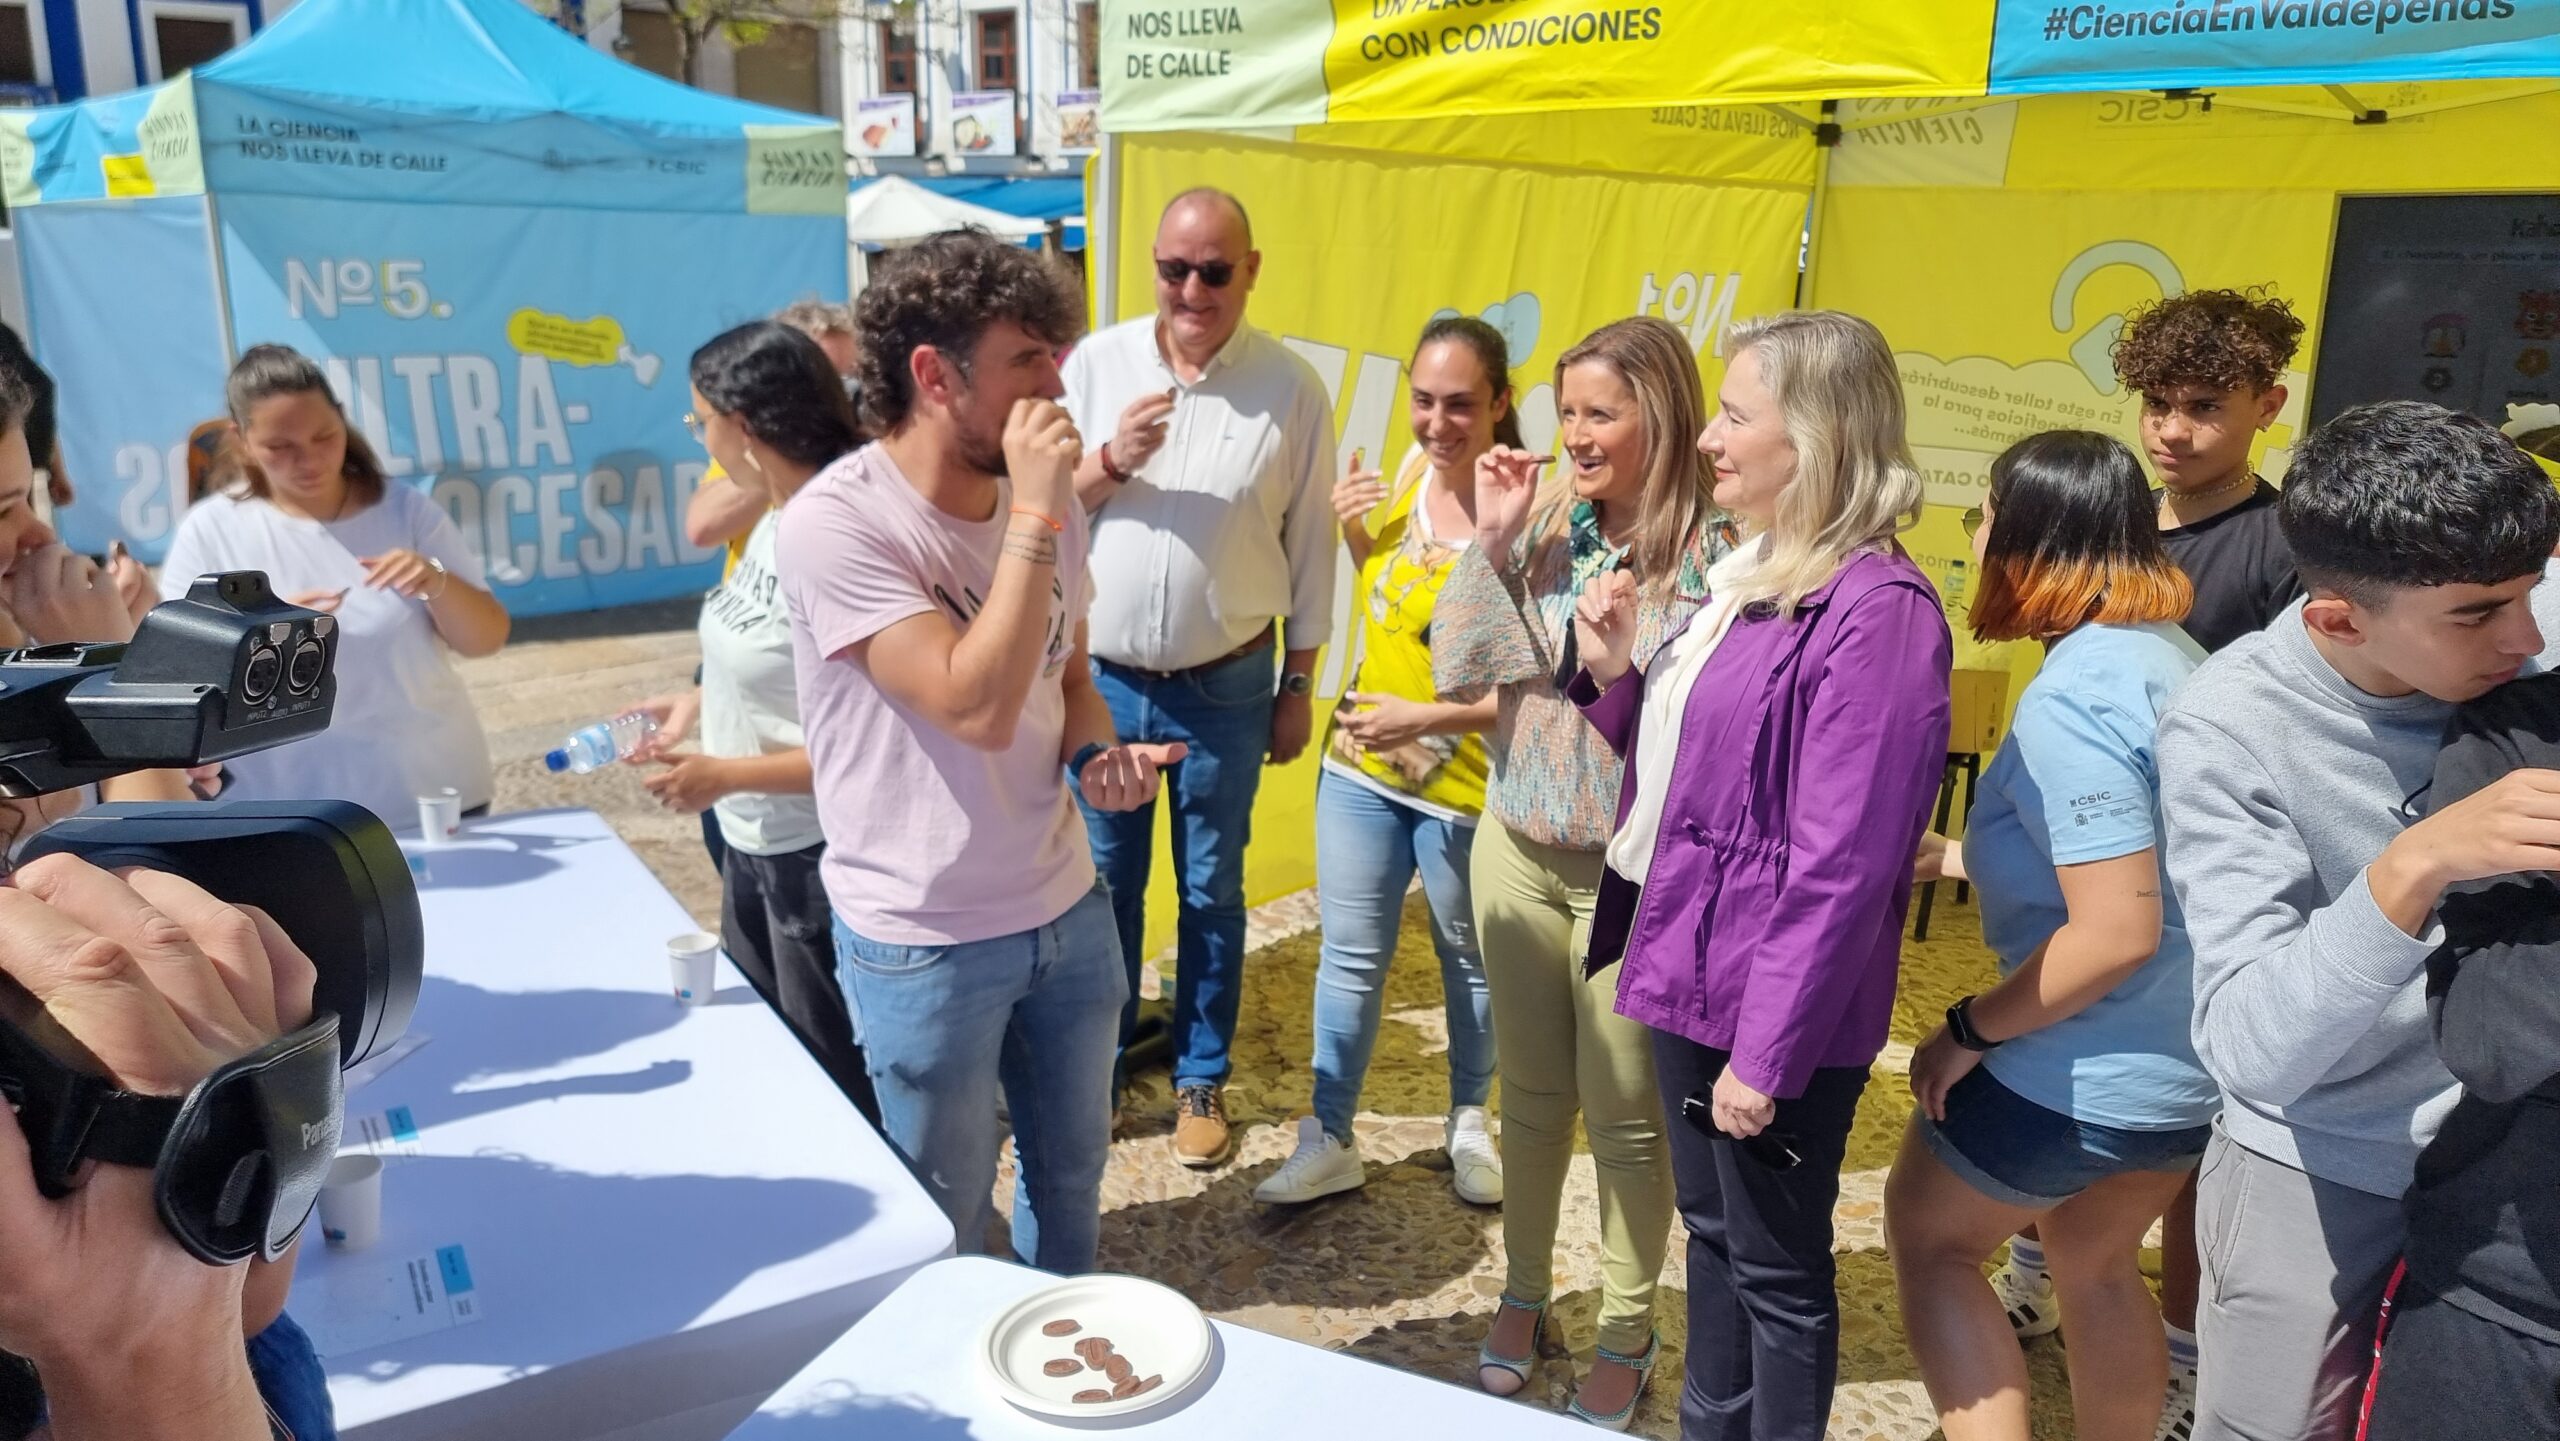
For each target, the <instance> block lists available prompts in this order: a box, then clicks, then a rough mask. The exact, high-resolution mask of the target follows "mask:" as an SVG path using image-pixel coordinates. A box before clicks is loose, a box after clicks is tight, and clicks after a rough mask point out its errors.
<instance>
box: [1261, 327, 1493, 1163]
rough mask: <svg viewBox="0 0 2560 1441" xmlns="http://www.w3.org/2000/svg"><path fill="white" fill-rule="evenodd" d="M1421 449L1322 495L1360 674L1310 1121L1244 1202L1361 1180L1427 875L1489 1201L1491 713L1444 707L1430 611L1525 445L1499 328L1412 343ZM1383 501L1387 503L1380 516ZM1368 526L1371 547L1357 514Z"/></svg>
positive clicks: (1457, 1159) (1320, 995) (1330, 754)
mask: <svg viewBox="0 0 2560 1441" xmlns="http://www.w3.org/2000/svg"><path fill="white" fill-rule="evenodd" d="M1412 375H1413V397H1412V419H1413V435H1414V440H1415V442H1416V444H1415V445H1414V448H1413V450H1412V451H1411V452H1410V453H1409V454H1407V456H1406V457H1405V460H1404V463H1403V464H1402V465H1400V466H1399V467H1397V470H1396V476H1395V482H1394V484H1393V485H1392V486H1390V485H1388V484H1386V483H1385V477H1384V476H1383V475H1382V474H1381V473H1380V472H1376V471H1363V470H1361V469H1360V458H1359V456H1358V455H1357V454H1354V455H1353V456H1352V461H1351V473H1350V474H1349V475H1347V476H1345V477H1344V478H1343V481H1342V483H1341V484H1340V485H1338V486H1336V487H1335V488H1334V492H1333V497H1334V509H1335V511H1336V512H1337V513H1338V514H1340V515H1341V517H1342V534H1343V541H1344V543H1345V544H1346V545H1348V546H1349V548H1350V551H1351V558H1352V560H1353V561H1354V562H1356V563H1357V564H1358V565H1359V568H1360V571H1359V589H1358V592H1357V595H1358V598H1359V599H1358V604H1359V607H1360V609H1359V613H1358V618H1359V624H1358V628H1357V631H1356V636H1357V640H1356V644H1357V645H1358V646H1359V648H1360V649H1359V652H1358V660H1357V668H1356V669H1355V670H1354V672H1353V675H1352V682H1351V685H1350V687H1349V688H1348V690H1347V691H1346V692H1345V694H1344V696H1343V704H1342V706H1341V708H1339V709H1337V710H1336V711H1335V712H1334V716H1333V723H1332V725H1331V726H1330V728H1329V729H1328V731H1327V734H1326V736H1325V749H1324V773H1323V775H1322V777H1321V778H1320V779H1319V780H1318V781H1317V787H1316V898H1317V901H1318V903H1319V905H1320V908H1321V911H1322V916H1323V924H1324V952H1323V961H1322V963H1321V966H1320V967H1319V969H1318V971H1317V973H1316V1007H1315V1011H1316V1015H1315V1027H1316V1043H1315V1073H1316V1087H1315V1114H1314V1115H1312V1116H1309V1117H1307V1118H1306V1119H1304V1120H1301V1121H1300V1122H1299V1123H1298V1146H1297V1150H1296V1151H1295V1153H1293V1154H1292V1155H1291V1156H1290V1157H1289V1159H1288V1161H1287V1163H1285V1164H1284V1165H1282V1166H1281V1168H1280V1169H1279V1171H1277V1172H1276V1173H1274V1174H1273V1175H1272V1177H1271V1179H1269V1180H1267V1181H1265V1182H1263V1183H1262V1185H1261V1186H1259V1187H1258V1188H1256V1189H1255V1191H1254V1193H1253V1195H1254V1199H1255V1200H1257V1201H1263V1202H1267V1203H1279V1204H1286V1203H1294V1202H1301V1201H1312V1200H1314V1199H1316V1198H1317V1197H1319V1196H1330V1195H1333V1194H1335V1193H1337V1192H1341V1191H1348V1190H1350V1189H1352V1188H1354V1187H1356V1186H1359V1185H1360V1184H1362V1183H1363V1182H1365V1181H1366V1180H1367V1179H1368V1176H1367V1173H1366V1171H1365V1170H1364V1169H1363V1167H1362V1165H1361V1162H1360V1153H1359V1150H1358V1148H1357V1147H1356V1146H1355V1144H1354V1143H1353V1140H1352V1135H1351V1117H1352V1113H1353V1112H1354V1111H1356V1110H1357V1109H1358V1108H1359V1104H1360V1083H1361V1081H1362V1079H1363V1078H1364V1077H1365V1076H1366V1074H1367V1073H1368V1069H1369V1052H1370V1048H1371V1047H1372V1045H1374V1044H1375V1042H1376V1041H1377V1037H1378V1009H1379V1001H1380V999H1381V994H1382V988H1383V984H1384V981H1385V979H1386V972H1387V963H1388V961H1389V960H1390V959H1391V958H1392V957H1393V956H1394V955H1395V951H1396V934H1397V929H1398V927H1399V925H1400V923H1401V922H1402V921H1403V919H1404V895H1405V888H1406V887H1407V886H1408V885H1410V884H1411V883H1412V881H1413V877H1414V872H1415V871H1416V870H1419V871H1420V872H1421V873H1422V893H1423V896H1424V899H1425V900H1426V901H1428V902H1429V904H1430V908H1431V940H1432V945H1433V947H1434V949H1436V950H1437V951H1438V952H1439V953H1440V978H1441V985H1442V988H1443V989H1444V991H1445V992H1446V1002H1447V1007H1448V1017H1449V1102H1450V1111H1449V1124H1448V1131H1447V1140H1448V1147H1449V1160H1450V1162H1451V1168H1452V1175H1453V1179H1454V1181H1455V1183H1456V1185H1457V1190H1458V1195H1459V1196H1460V1197H1461V1198H1462V1199H1465V1200H1467V1201H1471V1202H1474V1203H1475V1204H1477V1205H1480V1206H1493V1205H1499V1204H1501V1202H1502V1161H1501V1158H1500V1155H1499V1153H1498V1152H1497V1151H1496V1150H1495V1148H1494V1142H1493V1137H1492V1134H1491V1133H1490V1131H1489V1130H1488V1129H1487V1127H1486V1124H1485V1112H1484V1103H1485V1098H1486V1096H1487V1095H1488V1093H1490V1092H1491V1090H1492V1089H1493V1070H1494V1045H1493V1006H1492V1001H1491V1000H1490V998H1489V996H1488V993H1487V991H1486V989H1485V976H1484V960H1483V957H1482V956H1481V955H1480V954H1479V953H1478V951H1477V949H1476V937H1475V907H1474V903H1473V902H1472V900H1471V899H1470V898H1469V896H1468V892H1467V867H1468V858H1469V854H1470V851H1471V849H1472V847H1473V845H1474V841H1475V825H1476V816H1477V813H1478V812H1480V811H1482V810H1483V809H1484V787H1485V777H1486V774H1487V770H1488V761H1487V759H1486V756H1485V749H1484V741H1483V739H1482V738H1481V737H1480V736H1479V735H1478V734H1477V733H1478V732H1480V731H1482V730H1484V729H1485V728H1486V727H1488V726H1490V725H1492V724H1493V720H1494V706H1495V703H1494V701H1493V700H1492V699H1490V698H1488V699H1486V700H1484V701H1481V702H1479V703H1477V704H1474V705H1450V704H1446V703H1444V702H1442V701H1441V700H1440V699H1439V696H1438V692H1437V691H1436V690H1435V689H1434V688H1433V686H1432V681H1431V616H1432V610H1433V608H1434V607H1435V606H1436V605H1437V604H1438V602H1439V596H1440V588H1441V587H1442V586H1443V585H1445V584H1446V583H1447V582H1448V579H1449V573H1450V571H1451V570H1452V568H1454V567H1455V566H1456V564H1457V560H1458V556H1459V554H1460V553H1461V552H1462V551H1464V550H1465V549H1466V547H1467V546H1468V545H1469V544H1470V543H1472V541H1473V539H1474V537H1475V531H1476V517H1475V506H1476V502H1475V465H1476V457H1478V456H1480V455H1482V454H1484V453H1485V452H1486V451H1487V450H1490V449H1492V448H1493V446H1494V445H1496V444H1497V443H1499V444H1502V445H1509V446H1518V445H1519V444H1520V422H1519V419H1518V417H1516V416H1515V415H1513V414H1512V409H1511V406H1512V396H1511V373H1510V360H1509V356H1508V355H1507V354H1506V352H1505V349H1504V346H1503V342H1502V333H1501V332H1500V331H1498V330H1495V329H1494V328H1493V327H1492V326H1490V325H1487V324H1486V323H1484V322H1483V321H1481V320H1476V319H1473V318H1471V317H1466V316H1444V317H1442V318H1440V319H1437V320H1434V321H1432V322H1431V324H1430V325H1429V326H1427V327H1425V328H1424V330H1423V332H1422V340H1421V343H1420V344H1419V345H1418V346H1416V348H1415V350H1414V356H1413V365H1412ZM1381 502H1383V508H1380V507H1381ZM1373 511H1374V512H1375V523H1376V535H1375V538H1374V539H1372V537H1371V534H1370V531H1369V528H1368V525H1367V523H1366V522H1367V518H1368V517H1369V516H1370V515H1371V513H1372V512H1373Z"/></svg>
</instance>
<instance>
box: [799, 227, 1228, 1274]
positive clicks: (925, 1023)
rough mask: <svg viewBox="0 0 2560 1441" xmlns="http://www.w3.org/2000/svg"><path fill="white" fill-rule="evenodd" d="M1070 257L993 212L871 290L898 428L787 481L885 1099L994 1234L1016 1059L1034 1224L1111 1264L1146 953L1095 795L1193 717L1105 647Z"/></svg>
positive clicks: (1028, 1242) (1075, 1260)
mask: <svg viewBox="0 0 2560 1441" xmlns="http://www.w3.org/2000/svg"><path fill="white" fill-rule="evenodd" d="M1078 312H1079V306H1078V303H1077V299H1076V293H1075V291H1074V289H1073V287H1072V284H1071V282H1069V281H1067V280H1065V279H1063V278H1062V277H1061V276H1060V275H1059V274H1058V272H1057V271H1055V270H1054V269H1052V268H1051V267H1049V266H1048V265H1047V264H1046V263H1044V262H1042V261H1041V260H1040V259H1038V258H1037V257H1036V256H1034V255H1033V254H1031V253H1030V252H1028V251H1025V250H1022V249H1020V248H1018V247H1015V246H1009V245H1006V244H1004V243H1003V242H1001V241H998V240H996V239H994V238H992V237H990V236H987V235H983V234H979V233H975V232H956V233H953V234H949V235H943V236H937V237H935V238H934V239H932V240H929V241H927V242H925V243H924V244H922V245H919V246H917V247H915V248H913V249H912V250H908V251H905V252H903V253H901V254H900V255H899V256H898V257H897V258H896V259H895V260H893V261H892V262H890V264H889V265H888V266H887V267H886V268H885V270H884V273H882V274H881V275H880V276H879V278H878V279H876V280H874V281H873V282H872V284H871V287H870V288H869V289H868V290H866V291H865V292H864V293H863V297H862V312H861V330H862V361H861V365H862V390H863V396H862V399H863V408H864V418H865V419H866V421H868V422H869V423H870V424H871V426H872V428H873V430H874V431H875V432H876V433H877V434H879V435H880V436H881V437H882V439H881V440H880V441H878V442H877V443H875V444H872V445H869V446H866V447H864V448H863V449H861V450H859V451H856V452H855V453H854V454H852V455H849V456H847V457H845V458H844V459H842V460H840V461H838V462H836V463H835V464H834V465H832V466H829V467H828V468H827V469H826V470H825V471H823V472H822V473H820V474H819V476H818V477H817V478H816V479H814V480H812V481H810V482H809V484H808V485H807V486H806V487H804V488H803V489H802V490H801V491H800V493H799V494H798V495H796V496H794V497H792V499H791V502H790V505H789V506H788V507H787V508H786V509H785V510H784V512H783V518H782V528H781V540H780V560H781V571H782V591H783V599H784V604H785V606H786V607H787V609H788V611H789V615H790V621H791V649H792V660H793V668H794V671H795V673H796V675H797V678H798V681H799V692H800V711H801V721H802V725H803V728H804V729H805V730H806V732H807V735H808V741H809V760H810V765H811V768H812V770H813V772H814V774H815V780H816V789H817V797H818V811H819V819H820V823H821V825H822V827H823V828H824V830H825V832H826V839H827V853H826V858H825V860H824V862H823V864H822V866H821V875H822V876H823V877H824V879H825V881H826V887H827V897H828V900H829V902H830V903H831V904H832V906H833V907H834V910H835V917H836V960H837V967H838V975H839V977H840V979H841V980H842V982H843V984H844V988H845V997H846V1000H847V1002H848V1004H849V1006H850V1008H851V1010H852V1012H853V1015H854V1026H855V1029H856V1031H857V1032H858V1033H859V1035H860V1038H861V1040H862V1043H863V1047H864V1054H865V1056H866V1058H867V1061H868V1064H869V1067H870V1072H871V1078H872V1083H873V1085H874V1086H875V1088H876V1089H877V1090H878V1092H879V1097H880V1112H881V1127H882V1129H883V1130H884V1131H886V1132H887V1133H888V1138H889V1142H890V1144H891V1145H893V1146H895V1147H896V1148H897V1149H898V1153H899V1154H900V1155H901V1156H902V1157H904V1158H905V1160H906V1162H907V1165H908V1167H909V1169H911V1170H913V1171H914V1172H915V1174H916V1177H917V1179H918V1180H919V1181H921V1182H922V1183H923V1184H924V1186H925V1189H926V1190H927V1191H929V1192H931V1193H932V1195H933V1197H934V1199H935V1201H936V1202H937V1203H939V1204H940V1205H941V1207H942V1209H943V1211H944V1213H945V1214H947V1215H949V1216H950V1217H951V1222H952V1226H953V1228H954V1230H956V1231H957V1233H958V1236H959V1244H960V1247H961V1249H963V1250H976V1249H979V1248H980V1247H981V1246H982V1245H984V1244H985V1239H986V1232H987V1221H988V1215H987V1213H988V1211H989V1209H990V1207H989V1202H988V1196H989V1193H990V1192H991V1191H992V1190H993V1188H994V1184H995V1169H996V1150H997V1146H998V1144H999V1143H1000V1140H1001V1137H1000V1136H999V1134H998V1131H997V1125H996V1113H997V1086H998V1084H999V1082H1001V1084H1002V1086H1003V1089H1004V1098H1005V1100H1006V1102H1007V1103H1008V1107H1009V1109H1010V1111H1011V1113H1012V1116H1013V1123H1014V1139H1015V1143H1016V1146H1017V1148H1018V1149H1019V1151H1020V1153H1021V1157H1022V1179H1021V1181H1020V1183H1019V1184H1018V1185H1017V1186H1016V1188H1015V1201H1014V1216H1013V1248H1014V1251H1015V1254H1016V1255H1018V1256H1019V1257H1021V1258H1022V1259H1023V1260H1025V1261H1027V1262H1030V1263H1031V1264H1033V1265H1036V1266H1039V1267H1041V1268H1043V1269H1045V1270H1049V1271H1055V1272H1059V1273H1074V1272H1078V1271H1087V1270H1091V1269H1092V1267H1093V1263H1094V1248H1095V1244H1096V1240H1097V1237H1098V1234H1099V1231H1100V1225H1101V1191H1102V1168H1103V1161H1104V1158H1105V1155H1106V1153H1107V1152H1108V1150H1109V1148H1110V1143H1111V1069H1112V1064H1113V1060H1114V1056H1115V1053H1116V1051H1117V1049H1118V1040H1119V1024H1120V1006H1121V1002H1122V1000H1123V999H1124V997H1125V996H1126V993H1127V987H1128V981H1127V976H1126V973H1125V971H1124V969H1123V967H1122V966H1121V963H1120V958H1119V939H1118V933H1117V930H1116V929H1115V927H1114V924H1113V920H1112V913H1111V904H1110V898H1109V895H1108V893H1107V892H1106V891H1104V889H1103V888H1102V886H1101V883H1100V882H1099V881H1098V880H1097V879H1096V877H1095V874H1094V868H1093V857H1092V854H1091V852H1090V851H1089V850H1088V849H1087V843H1086V839H1085V829H1084V824H1083V822H1082V820H1081V819H1080V817H1079V815H1078V813H1077V810H1076V806H1075V801H1074V798H1073V797H1072V796H1070V795H1069V793H1068V789H1067V787H1068V783H1069V777H1071V776H1072V777H1073V778H1074V780H1075V784H1076V785H1077V787H1078V789H1079V790H1080V791H1081V792H1082V794H1083V796H1084V799H1085V801H1086V802H1087V803H1088V804H1090V805H1093V806H1096V807H1099V808H1103V809H1126V808H1129V807H1133V806H1137V805H1141V804H1144V803H1145V802H1146V801H1148V800H1150V799H1152V798H1153V797H1154V795H1155V793H1156V789H1157V779H1156V773H1157V770H1158V768H1159V767H1161V766H1164V765H1169V764H1172V763H1174V762H1176V761H1179V760H1180V759H1182V748H1181V747H1180V746H1145V745H1140V746H1122V745H1120V744H1118V742H1117V740H1116V738H1115V737H1114V736H1113V734H1112V727H1111V713H1110V710H1109V708H1108V707H1107V706H1105V705H1104V704H1103V701H1102V698H1101V696H1100V695H1099V694H1097V693H1096V692H1095V690H1094V686H1093V674H1092V669H1091V667H1090V666H1089V665H1088V663H1087V662H1086V659H1085V626H1084V615H1085V608H1086V605H1087V603H1088V601H1089V599H1090V597H1091V592H1092V585H1091V581H1090V579H1089V577H1088V576H1087V574H1086V554H1087V546H1088V534H1087V531H1086V527H1085V521H1084V511H1083V508H1082V507H1081V506H1079V505H1078V504H1077V503H1076V497H1075V468H1076V463H1077V461H1078V460H1079V459H1080V458H1081V457H1082V455H1083V445H1082V443H1081V442H1080V441H1079V440H1078V439H1077V436H1076V431H1075V426H1074V425H1073V423H1071V422H1070V421H1069V420H1068V419H1067V415H1066V412H1065V411H1063V410H1061V409H1059V407H1058V406H1057V405H1056V404H1055V402H1056V400H1057V398H1058V397H1059V395H1061V394H1062V393H1063V389H1062V387H1061V385H1060V383H1059V379H1058V366H1057V361H1056V358H1055V354H1056V348H1057V347H1058V346H1059V345H1062V344H1064V343H1065V342H1067V341H1069V340H1071V339H1073V338H1074V336H1075V334H1076V332H1077V329H1078V325H1079V319H1080V317H1079V313H1078Z"/></svg>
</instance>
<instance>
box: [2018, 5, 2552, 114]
mask: <svg viewBox="0 0 2560 1441" xmlns="http://www.w3.org/2000/svg"><path fill="white" fill-rule="evenodd" d="M2554 74H2560V0H2151V3H2148V4H2145V3H2141V0H2107V3H2082V0H2000V8H1999V18H1998V20H1997V22H1996V24H1995V26H1994V29H1993V33H1992V46H1991V93H1993V94H1995V95H2003V94H2008V95H2015V94H2030V93H2038V92H2045V91H2061V90H2168V89H2184V88H2190V87H2200V86H2213V85H2335V84H2347V83H2351V82H2355V81H2368V82H2372V81H2402V80H2482V79H2505V78H2517V77H2540V76H2549V75H2554Z"/></svg>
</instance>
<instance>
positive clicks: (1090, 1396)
mask: <svg viewBox="0 0 2560 1441" xmlns="http://www.w3.org/2000/svg"><path fill="white" fill-rule="evenodd" d="M1110 1399H1111V1393H1110V1392H1108V1391H1078V1392H1077V1393H1076V1404H1077V1405H1079V1406H1098V1405H1100V1404H1102V1403H1103V1402H1105V1401H1108V1400H1110Z"/></svg>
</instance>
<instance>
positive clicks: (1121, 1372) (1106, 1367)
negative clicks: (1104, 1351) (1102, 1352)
mask: <svg viewBox="0 0 2560 1441" xmlns="http://www.w3.org/2000/svg"><path fill="white" fill-rule="evenodd" d="M1137 1369H1138V1368H1137V1367H1135V1366H1132V1365H1130V1364H1129V1358H1128V1357H1126V1356H1120V1355H1113V1356H1106V1357H1104V1358H1103V1361H1102V1374H1103V1375H1105V1376H1108V1377H1110V1378H1111V1384H1113V1385H1115V1386H1116V1385H1118V1384H1120V1383H1121V1382H1123V1381H1126V1380H1128V1379H1129V1376H1130V1373H1132V1372H1134V1371H1136V1370H1137Z"/></svg>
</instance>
